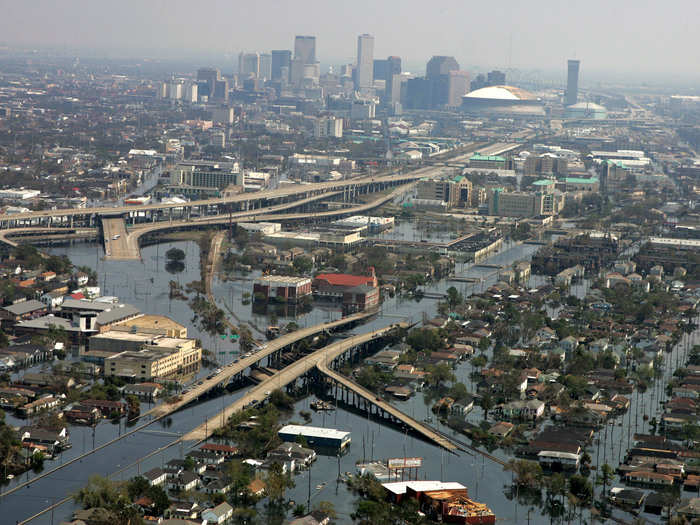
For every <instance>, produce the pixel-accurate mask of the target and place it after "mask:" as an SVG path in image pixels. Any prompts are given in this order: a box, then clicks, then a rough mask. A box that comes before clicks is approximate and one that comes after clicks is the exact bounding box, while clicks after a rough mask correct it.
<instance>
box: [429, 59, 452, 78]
mask: <svg viewBox="0 0 700 525" xmlns="http://www.w3.org/2000/svg"><path fill="white" fill-rule="evenodd" d="M458 69H459V64H458V63H457V61H456V60H455V58H454V57H446V56H434V57H432V58H431V59H430V60H428V65H427V66H426V68H425V77H426V78H427V79H429V80H433V79H437V78H439V77H441V76H447V75H448V74H449V72H450V71H456V70H458Z"/></svg>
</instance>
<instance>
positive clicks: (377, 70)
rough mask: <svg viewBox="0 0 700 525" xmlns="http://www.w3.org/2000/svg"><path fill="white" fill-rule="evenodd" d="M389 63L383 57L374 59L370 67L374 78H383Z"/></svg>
mask: <svg viewBox="0 0 700 525" xmlns="http://www.w3.org/2000/svg"><path fill="white" fill-rule="evenodd" d="M388 67H389V63H388V62H387V61H386V60H385V59H379V60H377V59H375V60H374V63H373V67H372V75H373V76H374V78H376V79H385V78H386V75H387V68H388Z"/></svg>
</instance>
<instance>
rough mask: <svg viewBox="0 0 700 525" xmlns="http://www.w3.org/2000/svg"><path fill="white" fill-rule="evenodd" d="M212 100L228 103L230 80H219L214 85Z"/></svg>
mask: <svg viewBox="0 0 700 525" xmlns="http://www.w3.org/2000/svg"><path fill="white" fill-rule="evenodd" d="M209 98H210V99H211V100H219V101H223V102H228V80H226V79H225V78H224V79H223V80H217V81H216V84H215V85H214V92H213V93H212V94H211V96H210V97H209Z"/></svg>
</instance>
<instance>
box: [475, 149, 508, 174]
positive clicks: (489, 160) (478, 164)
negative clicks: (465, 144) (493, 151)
mask: <svg viewBox="0 0 700 525" xmlns="http://www.w3.org/2000/svg"><path fill="white" fill-rule="evenodd" d="M469 167H470V168H483V169H497V170H504V169H506V158H505V157H501V156H500V155H481V154H480V153H479V152H476V153H474V155H472V156H471V157H469Z"/></svg>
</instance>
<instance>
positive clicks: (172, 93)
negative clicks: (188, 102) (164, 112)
mask: <svg viewBox="0 0 700 525" xmlns="http://www.w3.org/2000/svg"><path fill="white" fill-rule="evenodd" d="M168 98H170V99H171V100H180V99H181V98H182V83H180V82H171V83H170V85H169V86H168Z"/></svg>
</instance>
